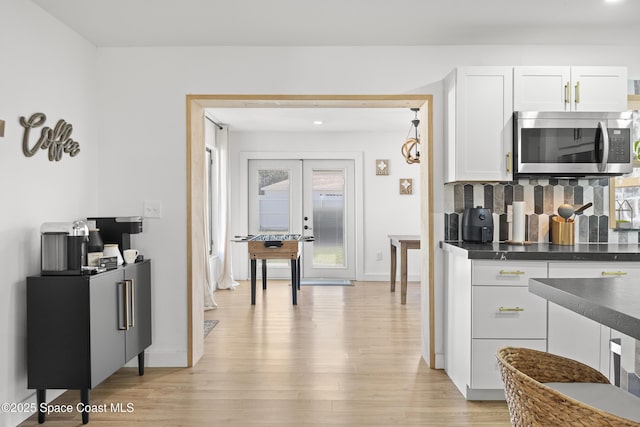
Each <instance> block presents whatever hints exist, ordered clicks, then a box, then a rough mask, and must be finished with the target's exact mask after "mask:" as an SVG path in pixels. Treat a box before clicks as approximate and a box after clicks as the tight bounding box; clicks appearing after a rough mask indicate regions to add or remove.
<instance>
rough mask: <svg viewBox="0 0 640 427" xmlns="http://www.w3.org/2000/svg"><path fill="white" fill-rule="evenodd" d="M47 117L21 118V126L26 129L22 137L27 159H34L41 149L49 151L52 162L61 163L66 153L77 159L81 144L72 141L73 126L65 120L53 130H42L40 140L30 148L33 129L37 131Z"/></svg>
mask: <svg viewBox="0 0 640 427" xmlns="http://www.w3.org/2000/svg"><path fill="white" fill-rule="evenodd" d="M46 120H47V116H45V114H44V113H35V114H33V115H32V116H31V117H29V118H28V119H26V118H25V117H20V124H21V125H22V127H24V136H23V137H22V152H23V153H24V155H25V156H27V157H33V156H34V155H35V154H36V152H37V151H38V150H39V149H42V150H48V151H49V160H50V161H52V162H53V161H56V162H58V161H60V160H61V159H62V156H63V155H64V153H68V154H69V156H71V157H75V156H76V155H77V154H78V153H79V152H80V144H79V143H78V141H74V140H73V139H71V132H73V126H72V125H71V124H70V123H67V122H66V121H65V120H62V119H60V120H58V123H56V126H55V127H54V128H53V129H52V128H50V127H49V126H45V127H43V128H42V131H41V132H40V138H38V140H37V141H36V143H35V144H33V146H32V147H30V143H29V137H30V133H31V129H36V128H39V127H41V126H42V125H44V122H45V121H46Z"/></svg>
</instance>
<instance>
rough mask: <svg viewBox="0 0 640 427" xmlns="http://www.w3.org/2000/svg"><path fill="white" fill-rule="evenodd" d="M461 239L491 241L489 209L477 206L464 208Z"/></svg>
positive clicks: (491, 229)
mask: <svg viewBox="0 0 640 427" xmlns="http://www.w3.org/2000/svg"><path fill="white" fill-rule="evenodd" d="M462 240H464V241H465V242H479V243H486V242H493V215H491V209H486V208H483V207H482V206H477V207H475V208H466V209H465V210H464V213H463V214H462Z"/></svg>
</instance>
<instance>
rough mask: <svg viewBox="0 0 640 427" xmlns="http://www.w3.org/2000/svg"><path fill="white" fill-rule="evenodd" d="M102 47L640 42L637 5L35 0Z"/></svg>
mask: <svg viewBox="0 0 640 427" xmlns="http://www.w3.org/2000/svg"><path fill="white" fill-rule="evenodd" d="M32 1H33V2H34V3H36V4H37V5H39V6H40V7H41V8H42V9H44V10H46V11H47V12H48V13H50V14H51V15H53V16H54V17H56V18H57V19H59V20H60V21H61V22H63V23H65V24H66V25H68V26H69V27H71V28H72V29H73V30H75V31H76V32H78V33H79V34H80V35H82V36H83V37H84V38H86V39H87V40H89V41H90V42H91V43H93V44H95V45H96V46H395V45H414V46H416V45H476V44H589V45H591V44H598V45H606V44H633V45H639V44H640V37H639V33H638V17H639V16H640V1H637V0H621V1H620V2H617V3H606V2H605V0H321V1H311V0H32Z"/></svg>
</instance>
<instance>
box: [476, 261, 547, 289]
mask: <svg viewBox="0 0 640 427" xmlns="http://www.w3.org/2000/svg"><path fill="white" fill-rule="evenodd" d="M531 277H547V263H546V262H544V261H530V262H527V261H517V262H516V261H473V267H472V274H471V284H472V285H489V286H492V285H509V286H527V285H528V284H529V278H531Z"/></svg>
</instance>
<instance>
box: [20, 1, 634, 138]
mask: <svg viewBox="0 0 640 427" xmlns="http://www.w3.org/2000/svg"><path fill="white" fill-rule="evenodd" d="M31 1H33V2H34V3H35V4H37V5H38V6H40V7H41V8H42V9H44V10H45V11H47V12H48V13H49V14H51V15H53V16H54V17H55V18H57V19H58V20H60V21H61V22H62V23H64V24H66V25H67V26H69V27H70V28H72V29H73V30H74V31H76V32H77V33H79V34H80V35H81V36H82V37H84V38H85V39H87V40H89V41H90V42H91V43H93V44H94V45H96V46H98V47H143V46H397V45H404V46H418V45H477V44H511V45H517V44H589V45H593V44H597V45H606V44H629V45H640V32H639V31H638V17H639V16H640V1H638V0H622V1H621V2H619V3H613V4H609V3H606V2H605V1H604V0H526V1H525V0H322V1H311V0H31ZM266 106H267V107H273V106H274V105H266ZM234 107H235V106H234ZM260 107H262V106H258V108H216V109H213V110H209V112H210V114H211V115H213V116H215V117H216V118H217V120H219V121H221V122H223V123H226V124H229V125H230V128H231V129H234V130H236V131H322V132H325V131H365V130H373V131H383V130H388V131H393V130H399V131H402V130H403V129H407V131H408V128H409V124H410V121H411V119H412V118H413V116H412V113H411V111H409V110H408V108H391V109H389V108H366V109H357V108H346V109H345V108H339V109H332V108H302V109H294V108H260ZM313 120H323V121H324V122H325V124H324V125H322V126H315V125H313V124H312V121H313Z"/></svg>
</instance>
